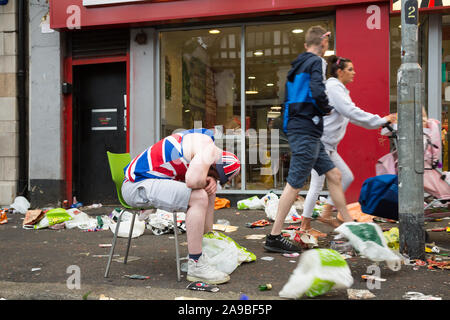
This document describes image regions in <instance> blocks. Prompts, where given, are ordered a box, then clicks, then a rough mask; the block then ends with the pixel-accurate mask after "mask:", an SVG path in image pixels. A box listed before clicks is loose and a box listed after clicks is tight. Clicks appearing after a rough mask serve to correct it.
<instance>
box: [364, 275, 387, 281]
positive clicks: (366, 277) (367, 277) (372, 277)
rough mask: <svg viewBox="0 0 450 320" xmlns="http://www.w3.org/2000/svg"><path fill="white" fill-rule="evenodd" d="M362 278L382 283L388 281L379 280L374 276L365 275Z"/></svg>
mask: <svg viewBox="0 0 450 320" xmlns="http://www.w3.org/2000/svg"><path fill="white" fill-rule="evenodd" d="M361 278H362V279H364V280H372V281H381V282H384V281H386V279H383V278H379V277H377V276H374V275H368V274H363V275H362V276H361Z"/></svg>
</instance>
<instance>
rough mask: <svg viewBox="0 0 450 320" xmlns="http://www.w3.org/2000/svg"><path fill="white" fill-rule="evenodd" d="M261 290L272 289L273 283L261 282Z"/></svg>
mask: <svg viewBox="0 0 450 320" xmlns="http://www.w3.org/2000/svg"><path fill="white" fill-rule="evenodd" d="M258 288H259V291H267V290H271V289H272V284H270V283H266V284H261V285H259V286H258Z"/></svg>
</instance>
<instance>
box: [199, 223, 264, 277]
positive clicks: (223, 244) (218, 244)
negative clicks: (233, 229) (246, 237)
mask: <svg viewBox="0 0 450 320" xmlns="http://www.w3.org/2000/svg"><path fill="white" fill-rule="evenodd" d="M202 250H203V252H204V253H206V255H207V257H208V262H209V264H210V265H211V266H213V267H215V268H216V269H217V270H220V271H222V272H225V273H227V274H231V273H232V272H233V271H234V270H235V269H236V268H237V267H238V266H240V265H241V264H242V263H244V262H252V261H255V260H256V256H255V255H254V254H253V253H252V252H250V251H248V250H247V249H246V248H244V247H242V246H240V245H239V244H237V243H236V242H235V241H234V240H233V239H232V238H230V237H228V236H226V235H224V234H223V233H220V232H216V231H212V232H209V233H207V234H205V235H203V239H202Z"/></svg>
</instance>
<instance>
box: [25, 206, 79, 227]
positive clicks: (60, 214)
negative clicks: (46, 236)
mask: <svg viewBox="0 0 450 320" xmlns="http://www.w3.org/2000/svg"><path fill="white" fill-rule="evenodd" d="M71 219H72V217H71V216H70V215H69V214H68V213H67V211H66V209H63V208H56V209H51V210H49V211H47V212H46V213H45V216H44V217H43V218H42V219H41V220H40V221H39V222H38V223H36V224H35V225H34V226H32V227H33V229H43V228H48V227H50V226H53V225H56V224H60V223H63V222H66V221H68V220H71ZM24 227H25V226H24Z"/></svg>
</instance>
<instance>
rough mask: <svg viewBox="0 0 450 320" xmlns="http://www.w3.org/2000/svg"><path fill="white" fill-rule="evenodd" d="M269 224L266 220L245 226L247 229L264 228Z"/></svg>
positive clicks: (248, 223)
mask: <svg viewBox="0 0 450 320" xmlns="http://www.w3.org/2000/svg"><path fill="white" fill-rule="evenodd" d="M269 224H270V221H268V220H266V219H261V220H257V221H255V222H247V223H246V224H245V226H246V227H247V228H258V227H265V226H267V225H269Z"/></svg>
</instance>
